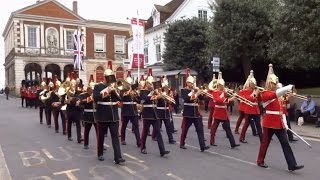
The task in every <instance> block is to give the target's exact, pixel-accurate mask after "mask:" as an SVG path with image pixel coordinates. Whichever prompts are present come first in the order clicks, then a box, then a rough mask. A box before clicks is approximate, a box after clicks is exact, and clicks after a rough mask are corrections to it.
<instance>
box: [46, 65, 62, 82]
mask: <svg viewBox="0 0 320 180" xmlns="http://www.w3.org/2000/svg"><path fill="white" fill-rule="evenodd" d="M44 72H45V76H46V78H53V77H54V76H55V75H57V76H58V79H61V70H60V66H58V65H57V64H48V65H46V67H45V69H44Z"/></svg>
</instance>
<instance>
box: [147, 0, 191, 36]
mask: <svg viewBox="0 0 320 180" xmlns="http://www.w3.org/2000/svg"><path fill="white" fill-rule="evenodd" d="M184 1H185V0H172V1H170V2H168V3H167V4H166V5H164V6H161V5H157V4H155V5H154V7H155V9H156V10H157V11H158V12H159V13H160V24H162V23H164V22H165V21H166V20H167V19H168V18H169V17H170V16H171V15H172V14H173V13H174V12H175V11H176V10H177V9H178V8H179V7H180V5H181V4H182V3H183V2H184ZM152 27H153V19H152V16H150V17H149V19H148V20H147V23H146V24H145V29H146V30H147V29H149V28H152Z"/></svg>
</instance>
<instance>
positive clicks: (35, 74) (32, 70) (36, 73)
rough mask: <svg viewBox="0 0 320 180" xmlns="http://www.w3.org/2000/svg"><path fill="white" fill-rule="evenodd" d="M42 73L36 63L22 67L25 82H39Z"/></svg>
mask: <svg viewBox="0 0 320 180" xmlns="http://www.w3.org/2000/svg"><path fill="white" fill-rule="evenodd" d="M41 73H42V69H41V66H40V65H39V64H37V63H29V64H27V65H26V66H25V67H24V77H25V80H30V81H33V80H37V81H40V79H41V78H42V77H41Z"/></svg>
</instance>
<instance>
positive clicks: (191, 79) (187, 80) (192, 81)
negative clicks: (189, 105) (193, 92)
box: [186, 68, 194, 84]
mask: <svg viewBox="0 0 320 180" xmlns="http://www.w3.org/2000/svg"><path fill="white" fill-rule="evenodd" d="M186 77H187V78H186V83H187V82H189V83H192V84H193V83H194V78H193V77H192V76H191V74H190V69H189V68H187V69H186Z"/></svg>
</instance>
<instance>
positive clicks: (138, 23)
mask: <svg viewBox="0 0 320 180" xmlns="http://www.w3.org/2000/svg"><path fill="white" fill-rule="evenodd" d="M137 25H138V26H137V27H139V26H140V22H139V10H137ZM137 34H138V38H137V40H138V83H139V81H140V34H139V28H137Z"/></svg>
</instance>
